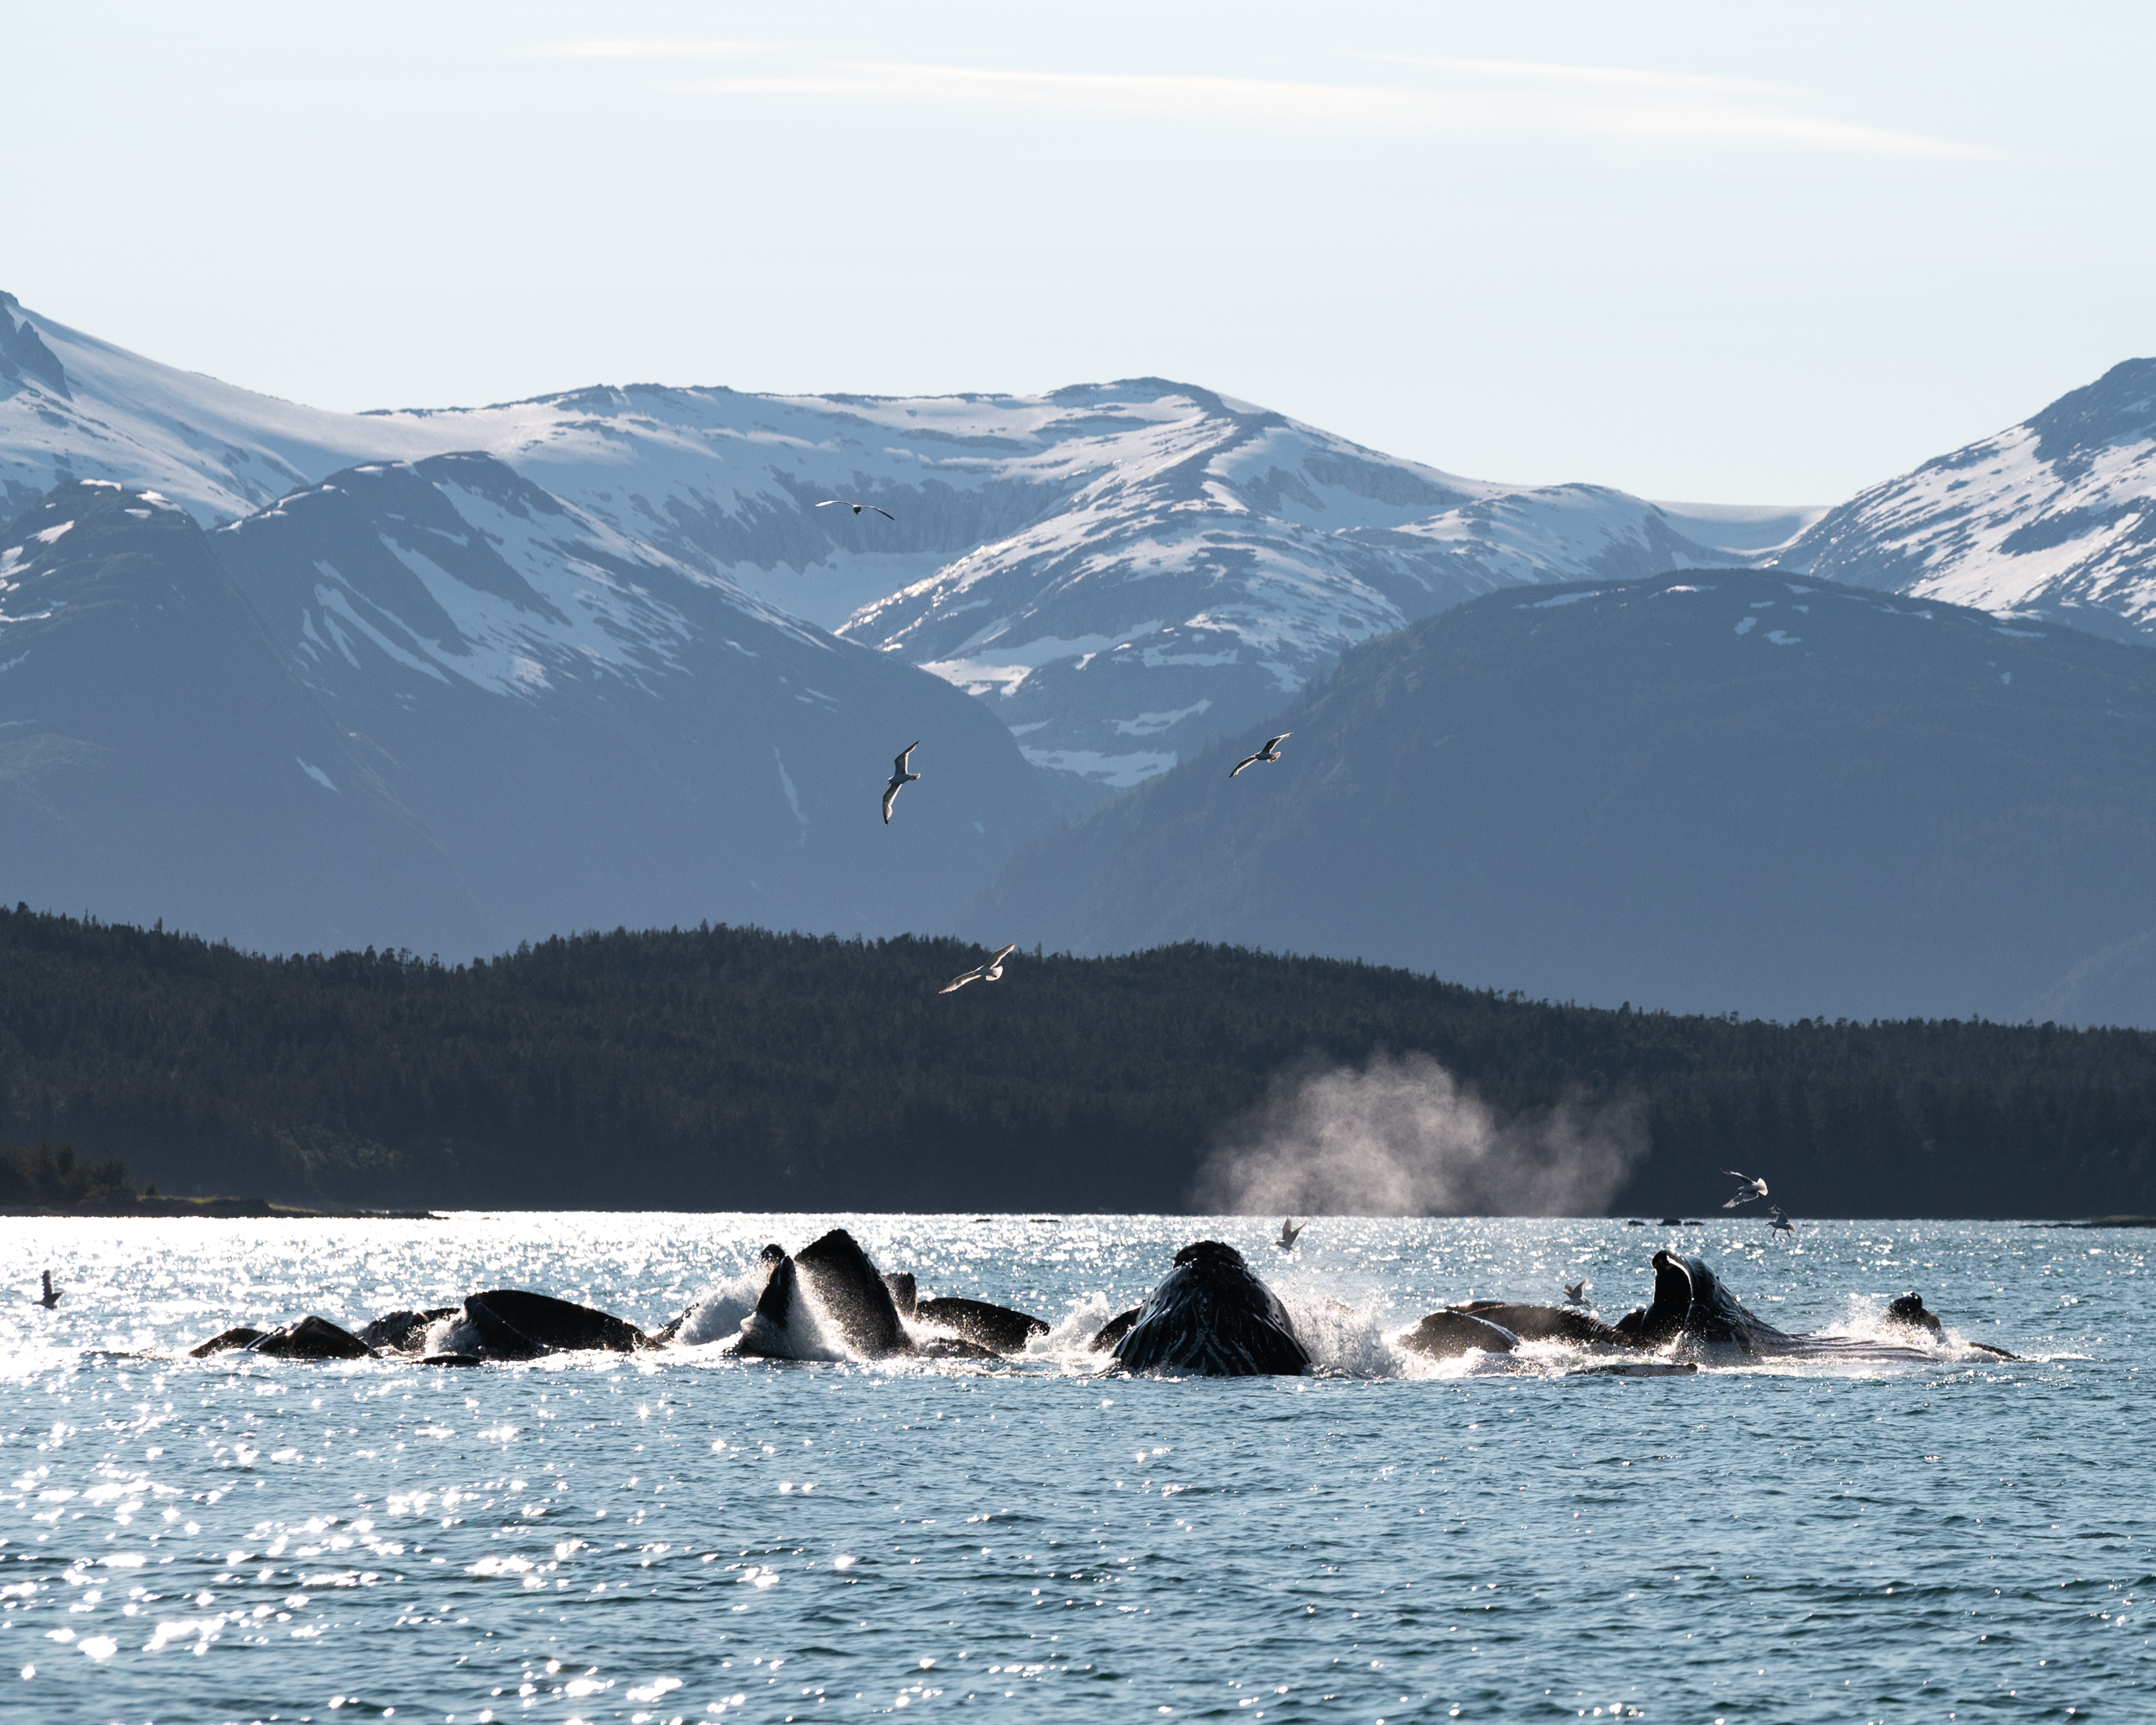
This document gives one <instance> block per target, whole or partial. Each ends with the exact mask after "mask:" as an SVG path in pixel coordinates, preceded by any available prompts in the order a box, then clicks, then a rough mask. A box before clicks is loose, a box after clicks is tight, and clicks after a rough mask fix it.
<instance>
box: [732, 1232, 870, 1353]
mask: <svg viewBox="0 0 2156 1725" xmlns="http://www.w3.org/2000/svg"><path fill="white" fill-rule="evenodd" d="M771 1250H772V1249H771V1248H769V1247H766V1248H765V1257H766V1258H767V1260H768V1259H769V1258H770V1253H771ZM804 1282H805V1283H806V1284H807V1286H808V1289H809V1290H810V1291H811V1292H812V1293H813V1294H814V1295H815V1299H816V1303H817V1305H818V1307H819V1308H821V1310H822V1312H823V1314H824V1316H825V1317H826V1318H828V1319H829V1320H830V1324H831V1327H832V1328H833V1329H834V1330H835V1331H836V1332H837V1333H836V1334H835V1335H823V1334H821V1333H819V1331H818V1325H817V1324H816V1321H815V1320H814V1317H813V1316H812V1314H810V1313H809V1312H808V1311H807V1310H806V1309H805V1307H804V1304H803V1300H802V1284H803V1283H804ZM835 1346H843V1347H844V1348H845V1349H846V1350H847V1351H848V1352H851V1353H855V1354H857V1355H859V1356H860V1357H861V1358H863V1359H882V1358H887V1356H889V1355H891V1354H894V1353H906V1352H911V1351H912V1346H913V1342H912V1338H911V1337H910V1336H908V1335H907V1334H906V1326H905V1325H904V1324H903V1323H901V1322H900V1321H899V1308H898V1303H897V1302H896V1301H894V1300H893V1298H892V1297H891V1289H890V1286H889V1284H888V1283H886V1282H885V1281H884V1279H883V1277H881V1275H879V1274H878V1273H877V1271H876V1267H875V1265H874V1264H872V1263H870V1262H869V1261H868V1253H867V1252H865V1251H862V1249H861V1245H860V1243H859V1242H858V1241H857V1240H856V1239H854V1237H853V1236H852V1235H851V1234H849V1233H847V1232H846V1230H845V1229H843V1228H833V1229H832V1230H831V1231H830V1233H827V1234H825V1235H824V1236H823V1237H822V1238H821V1239H817V1240H814V1241H812V1242H811V1243H810V1244H809V1245H805V1246H803V1247H802V1248H801V1250H800V1251H798V1252H795V1253H793V1254H792V1255H790V1256H789V1255H788V1254H787V1253H786V1252H784V1251H780V1253H779V1256H778V1258H777V1260H776V1261H775V1262H774V1263H772V1266H771V1276H770V1279H769V1280H768V1281H767V1282H766V1283H764V1284H763V1295H762V1297H761V1298H760V1299H759V1300H758V1301H757V1302H756V1309H755V1311H753V1312H751V1313H750V1314H749V1315H748V1316H747V1317H745V1318H743V1320H741V1342H740V1351H741V1352H743V1353H745V1354H756V1355H761V1357H763V1358H767V1359H818V1358H829V1357H830V1353H831V1352H832V1351H833V1349H834V1347H835Z"/></svg>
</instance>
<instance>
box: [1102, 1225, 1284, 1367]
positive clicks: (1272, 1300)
mask: <svg viewBox="0 0 2156 1725" xmlns="http://www.w3.org/2000/svg"><path fill="white" fill-rule="evenodd" d="M1115 1360H1116V1364H1118V1365H1119V1366H1121V1367H1122V1368H1123V1369H1124V1370H1125V1371H1166V1372H1179V1373H1186V1374H1188V1375H1190V1376H1192V1377H1268V1376H1271V1377H1293V1376H1295V1375H1297V1374H1299V1373H1301V1372H1305V1371H1309V1369H1310V1355H1309V1353H1308V1352H1307V1350H1306V1349H1305V1348H1304V1347H1303V1345H1302V1343H1301V1341H1300V1340H1299V1339H1297V1337H1296V1335H1295V1326H1294V1320H1292V1319H1290V1318H1289V1317H1288V1308H1286V1307H1285V1306H1283V1305H1282V1304H1281V1302H1280V1296H1279V1295H1276V1294H1275V1293H1274V1292H1273V1290H1272V1289H1269V1288H1268V1287H1267V1286H1266V1285H1265V1284H1264V1283H1263V1282H1261V1281H1259V1280H1258V1279H1257V1277H1256V1276H1254V1275H1252V1274H1251V1273H1250V1266H1249V1265H1248V1264H1245V1263H1244V1261H1243V1254H1242V1253H1241V1252H1239V1251H1236V1249H1235V1248H1234V1247H1233V1246H1232V1245H1222V1244H1221V1243H1220V1242H1219V1240H1197V1241H1194V1243H1193V1244H1191V1245H1187V1246H1185V1247H1184V1248H1183V1249H1182V1250H1181V1251H1179V1252H1177V1253H1176V1254H1175V1267H1174V1268H1173V1269H1172V1270H1169V1272H1168V1274H1167V1275H1166V1276H1164V1277H1162V1278H1161V1282H1160V1285H1159V1286H1158V1287H1157V1288H1156V1289H1153V1291H1152V1293H1151V1295H1149V1296H1148V1297H1147V1299H1146V1302H1145V1303H1144V1305H1143V1306H1141V1307H1139V1308H1138V1319H1137V1320H1136V1321H1135V1322H1134V1323H1132V1324H1131V1327H1130V1329H1129V1331H1128V1332H1127V1333H1125V1335H1124V1337H1123V1339H1122V1340H1121V1341H1119V1342H1118V1343H1117V1344H1116V1347H1115Z"/></svg>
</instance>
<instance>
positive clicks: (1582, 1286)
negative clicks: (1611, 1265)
mask: <svg viewBox="0 0 2156 1725" xmlns="http://www.w3.org/2000/svg"><path fill="white" fill-rule="evenodd" d="M1593 1285H1594V1284H1593V1283H1589V1282H1588V1281H1587V1280H1586V1279H1585V1278H1582V1279H1581V1280H1580V1281H1577V1282H1568V1283H1565V1284H1564V1303H1565V1304H1566V1305H1568V1306H1584V1305H1585V1304H1586V1303H1587V1290H1588V1289H1589V1288H1590V1287H1592V1286H1593Z"/></svg>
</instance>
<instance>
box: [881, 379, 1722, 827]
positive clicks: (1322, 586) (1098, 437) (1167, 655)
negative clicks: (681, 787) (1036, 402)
mask: <svg viewBox="0 0 2156 1725" xmlns="http://www.w3.org/2000/svg"><path fill="white" fill-rule="evenodd" d="M1057 400H1058V401H1059V402H1060V403H1062V404H1063V405H1065V406H1066V409H1067V411H1069V414H1070V415H1071V416H1072V417H1078V416H1081V415H1082V416H1083V417H1084V419H1085V420H1086V421H1087V422H1089V424H1090V426H1091V427H1094V428H1099V429H1098V430H1093V431H1091V432H1090V433H1089V434H1088V435H1087V436H1074V437H1071V438H1069V440H1068V441H1067V442H1064V443H1063V444H1062V447H1063V448H1065V449H1068V450H1069V452H1070V455H1072V456H1074V457H1076V458H1078V459H1079V460H1081V461H1084V463H1085V467H1084V469H1083V470H1082V478H1083V483H1082V484H1081V485H1080V486H1077V488H1076V489H1075V491H1074V492H1072V493H1071V495H1070V496H1069V499H1068V500H1067V501H1066V503H1065V504H1064V505H1063V507H1062V509H1060V510H1059V511H1057V512H1056V514H1054V515H1052V516H1050V517H1047V518H1045V519H1044V520H1041V521H1038V522H1037V523H1035V524H1032V525H1031V526H1030V527H1027V528H1025V530H1022V531H1020V532H1018V533H1015V534H1013V535H1012V536H1009V537H1008V538H1006V539H1002V540H1000V541H998V542H996V543H991V544H987V545H984V546H982V547H981V549H978V550H976V551H974V552H972V553H971V554H970V555H967V556H964V557H961V558H959V559H958V560H957V561H954V562H952V563H951V564H950V565H949V566H948V567H946V568H943V569H941V570H939V571H938V572H937V574H935V575H933V576H931V578H930V579H928V580H924V581H921V582H918V583H917V584H916V585H914V586H909V587H907V588H905V589H904V590H903V591H901V592H899V593H894V594H893V595H891V596H890V597H889V598H887V599H882V600H881V601H879V602H877V603H875V604H873V605H867V606H864V607H863V608H862V610H861V611H859V612H856V613H855V615H854V616H853V617H852V618H850V619H849V620H848V622H847V623H846V624H845V626H844V627H843V629H842V630H841V631H840V632H841V633H842V634H843V635H845V636H846V637H849V639H852V640H856V641H862V642H868V643H874V645H875V646H877V647H879V648H881V649H883V650H884V651H886V652H895V653H899V654H901V655H903V656H905V657H906V658H907V659H910V660H912V662H914V663H916V664H918V665H920V666H922V667H923V668H924V669H927V670H931V671H933V672H935V673H936V674H937V675H939V676H943V677H947V678H949V679H950V680H951V681H954V682H956V683H958V684H959V685H960V686H961V687H965V688H967V689H968V690H970V691H971V692H972V693H975V694H977V695H981V696H982V697H983V698H985V699H987V700H988V701H989V702H990V704H991V705H992V706H993V707H994V709H995V710H996V712H998V713H999V714H1000V716H1002V717H1003V718H1004V719H1005V721H1006V723H1007V724H1009V725H1010V726H1011V729H1012V731H1013V732H1014V733H1015V734H1017V736H1018V737H1019V738H1020V740H1021V742H1022V743H1023V744H1024V746H1025V752H1026V756H1027V758H1028V759H1029V760H1031V761H1034V762H1038V763H1040V764H1042V765H1044V766H1050V767H1053V768H1057V769H1059V770H1062V771H1064V772H1068V773H1075V774H1078V775H1081V776H1083V777H1085V778H1087V779H1090V780H1094V781H1099V782H1101V783H1104V784H1106V785H1108V786H1114V787H1120V786H1127V785H1131V784H1135V783H1137V782H1138V781H1141V780H1143V779H1145V778H1148V777H1150V776H1151V775H1153V774H1156V773H1158V772H1162V771H1164V770H1166V769H1167V768H1169V767H1172V766H1173V765H1175V762H1176V760H1177V759H1178V758H1179V757H1180V756H1187V755H1188V754H1189V753H1190V752H1192V751H1193V750H1199V749H1202V748H1204V747H1205V746H1206V744H1208V743H1211V742H1212V741H1213V740H1214V739H1215V738H1217V737H1221V736H1223V735H1240V734H1241V733H1243V732H1244V731H1248V730H1250V728H1251V727H1253V726H1255V725H1258V724H1263V723H1264V722H1265V721H1266V720H1267V719H1268V718H1270V716H1271V715H1272V714H1273V713H1274V712H1276V711H1277V710H1278V709H1279V708H1280V707H1281V706H1282V704H1283V703H1285V702H1286V701H1288V699H1292V698H1293V697H1294V694H1295V693H1297V692H1298V691H1299V690H1300V689H1301V688H1302V687H1304V686H1305V685H1306V684H1307V683H1308V682H1309V681H1310V680H1311V678H1312V677H1313V676H1315V675H1317V674H1319V673H1321V672H1323V671H1324V670H1326V669H1327V668H1330V667H1331V665H1332V663H1333V662H1335V661H1336V660H1337V659H1338V656H1339V655H1340V653H1341V652H1342V651H1343V650H1344V649H1346V648H1347V647H1349V646H1351V645H1352V644H1353V643H1356V642H1357V641H1363V640H1367V639H1368V638H1369V637H1371V636H1373V635H1382V634H1385V633H1388V631H1390V630H1395V629H1398V628H1400V627H1401V626H1402V625H1403V624H1407V623H1408V622H1411V621H1413V619H1415V618H1420V617H1426V616H1428V615H1429V614H1430V613H1432V612H1436V611H1440V610H1442V609H1444V608H1445V606H1447V605H1455V604H1457V603H1458V602H1459V601H1460V600H1462V599H1468V598H1471V597H1473V596H1474V595H1476V594H1477V593H1487V592H1489V591H1490V590H1491V589H1493V588H1495V587H1499V586H1514V585H1518V584H1520V583H1523V582H1533V581H1546V580H1576V579H1578V578H1579V577H1580V576H1582V575H1593V576H1599V577H1601V578H1605V579H1612V580H1616V579H1622V578H1624V577H1626V576H1628V575H1639V574H1650V573H1654V572H1659V571H1661V570H1664V569H1670V568H1692V567H1695V566H1697V565H1700V564H1704V563H1726V562H1727V561H1730V557H1729V556H1728V555H1727V554H1723V553H1717V552H1714V551H1710V550H1708V549H1707V548H1705V547H1703V546H1702V545H1699V544H1697V543H1694V542H1693V541H1692V540H1690V539H1689V538H1687V537H1685V536H1683V534H1681V533H1679V532H1678V531H1677V530H1676V529H1675V528H1674V527H1673V526H1672V525H1671V524H1670V521H1669V520H1668V518H1667V517H1664V514H1663V512H1662V511H1660V510H1659V509H1658V507H1657V506H1656V505H1652V504H1649V503H1643V502H1641V501H1640V500H1639V499H1637V498H1631V497H1626V495H1624V494H1623V493H1622V492H1613V491H1607V490H1603V489H1601V488H1598V487H1594V486H1558V487H1552V488H1549V489H1545V490H1537V491H1518V490H1509V491H1508V490H1505V489H1503V488H1501V487H1499V486H1491V485H1487V484H1483V483H1481V482H1478V481H1475V480H1461V479H1458V478H1456V477H1454V476H1452V475H1451V474H1441V473H1438V472H1437V471H1435V470H1433V469H1431V468H1427V467H1417V466H1416V465H1414V464H1413V463H1411V462H1407V461H1395V460H1394V459H1392V458H1390V457H1388V456H1384V455H1377V454H1376V453H1375V452H1373V451H1370V450H1367V449H1358V448H1357V447H1356V446H1354V445H1352V444H1350V443H1347V442H1344V441H1342V440H1341V439H1339V438H1337V437H1332V436H1327V435H1326V433H1323V432H1320V431H1316V430H1313V429H1312V428H1310V427H1308V426H1305V425H1300V424H1298V423H1295V422H1294V421H1293V420H1290V419H1288V418H1286V417H1283V416H1282V415H1280V414H1277V413H1270V412H1267V411H1264V410H1263V409H1259V408H1255V407H1250V406H1248V405H1244V404H1242V403H1239V402H1235V401H1232V400H1229V399H1227V398H1223V397H1219V396H1215V395H1212V394H1209V393H1207V392H1205V391H1202V390H1197V389H1193V388H1190V387H1188V386H1184V385H1176V384H1169V383H1163V382H1159V381H1157V380H1144V381H1142V382H1139V383H1134V384H1121V385H1116V386H1109V387H1108V388H1105V389H1101V390H1098V391H1084V392H1080V391H1066V392H1062V396H1060V397H1058V398H1057ZM1057 429H1058V425H1057V422H1053V421H1051V422H1049V423H1047V424H1045V425H1044V426H1043V427H1042V428H1041V431H1040V432H1039V433H1038V434H1037V435H1044V436H1045V435H1050V434H1051V433H1053V432H1054V431H1056V430H1057Z"/></svg>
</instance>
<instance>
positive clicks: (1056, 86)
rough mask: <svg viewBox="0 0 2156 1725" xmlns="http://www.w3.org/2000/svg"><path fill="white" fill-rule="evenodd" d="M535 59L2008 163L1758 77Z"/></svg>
mask: <svg viewBox="0 0 2156 1725" xmlns="http://www.w3.org/2000/svg"><path fill="white" fill-rule="evenodd" d="M533 52H534V53H536V54H539V55H542V56H544V57H548V58H553V59H561V60H643V61H651V62H657V63H672V64H677V65H679V64H684V63H687V62H693V61H696V60H716V59H733V60H739V59H742V58H744V57H750V56H756V57H761V58H762V59H763V60H764V61H765V65H766V66H768V70H766V69H762V68H758V69H755V70H750V69H749V68H748V67H743V69H742V70H741V71H740V72H738V73H735V74H730V75H728V76H724V77H720V78H710V79H705V80H700V81H699V82H698V83H696V84H695V85H693V86H692V87H693V89H694V90H696V91H701V92H704V93H708V94H711V95H715V96H723V97H736V98H768V99H774V100H793V101H848V102H876V101H881V102H892V103H935V104H943V105H950V104H954V103H960V104H972V105H977V106H1004V107H1022V108H1029V109H1034V110H1042V109H1053V110H1061V111H1065V112H1076V113H1099V114H1120V115H1132V116H1154V117H1158V118H1163V119H1185V120H1190V119H1196V120H1215V121H1230V122H1242V123H1249V124H1254V125H1263V126H1282V127H1298V126H1300V127H1322V128H1327V129H1361V130H1370V129H1382V130H1394V131H1432V132H1451V133H1456V134H1463V135H1487V136H1544V137H1563V136H1565V135H1574V136H1589V137H1603V138H1615V139H1628V140H1634V141H1645V142H1657V141H1661V142H1670V143H1681V144H1697V143H1709V142H1723V143H1727V144H1731V145H1734V146H1739V147H1745V146H1749V147H1758V148H1768V149H1778V150H1797V151H1807V152H1814V153H1832V154H1845V155H1865V156H1875V157H1878V156H1884V157H1895V156H1899V157H1903V158H1909V159H1925V158H1930V159H1936V160H1956V159H1971V158H1991V157H1996V155H1997V154H1998V153H1997V152H1996V151H1995V150H1992V149H1990V148H1987V147H1981V146H1975V145H1970V144H1965V143H1961V142H1958V141H1952V140H1947V139H1941V138H1934V137H1927V136H1925V135H1921V134H1919V133H1915V132H1909V131H1904V130H1900V129H1896V128H1893V127H1889V126H1880V125H1873V124H1869V123H1865V122H1861V121H1857V120H1852V119H1850V118H1846V117H1844V116H1840V115H1838V114H1833V113H1830V112H1827V111H1824V110H1822V108H1821V104H1820V103H1818V101H1817V99H1816V98H1815V97H1811V96H1808V95H1807V94H1806V93H1804V92H1801V91H1789V90H1784V89H1780V88H1777V86H1775V85H1770V84H1764V83H1760V82H1758V81H1756V80H1751V79H1744V78H1717V77H1710V76H1705V75H1702V74H1697V73H1689V72H1647V71H1637V70H1632V69H1628V68H1623V67H1610V66H1566V65H1560V64H1556V63H1546V62H1541V61H1530V60H1461V59H1448V58H1438V57H1419V56H1411V55H1343V56H1342V57H1341V59H1342V60H1343V61H1344V62H1352V63H1356V64H1359V65H1363V66H1370V67H1380V66H1382V67H1384V68H1387V69H1388V71H1390V72H1393V73H1394V76H1393V77H1391V78H1388V79H1386V80H1385V81H1382V82H1373V83H1360V82H1354V81H1329V80H1315V79H1296V78H1278V79H1275V78H1223V77H1206V76H1198V75H1189V74H1177V73H1158V72H1037V71H1032V70H1030V69H1026V68H1023V67H1012V66H949V65H934V64H921V63H914V62H907V61H899V60H849V61H842V62H838V63H837V64H832V63H828V62H819V63H818V64H816V65H814V66H805V65H802V64H800V63H799V55H800V54H801V53H802V50H801V49H800V47H799V46H798V45H794V44H786V43H778V42H769V41H766V42H753V41H716V40H714V41H638V40H631V39H624V40H599V41H563V42H553V43H548V44H546V45H544V46H543V47H538V48H536V49H534V50H533ZM788 62H793V64H788Z"/></svg>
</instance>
